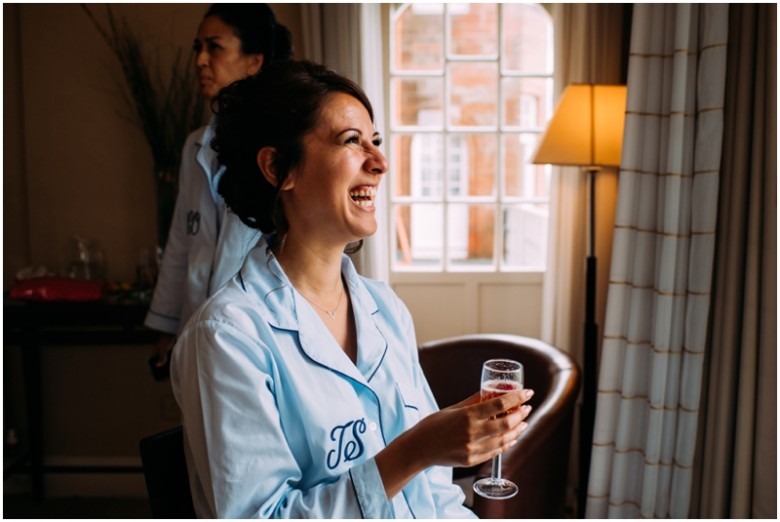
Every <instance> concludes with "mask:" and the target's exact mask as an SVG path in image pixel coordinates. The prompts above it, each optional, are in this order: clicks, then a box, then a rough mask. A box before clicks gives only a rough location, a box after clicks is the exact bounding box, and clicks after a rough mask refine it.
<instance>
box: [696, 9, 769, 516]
mask: <svg viewBox="0 0 780 522" xmlns="http://www.w3.org/2000/svg"><path fill="white" fill-rule="evenodd" d="M726 76H727V84H726V103H725V131H724V140H723V141H724V149H723V165H722V168H721V191H720V203H719V205H718V239H717V249H716V259H715V279H714V283H713V302H712V308H713V321H712V324H711V326H710V335H709V337H710V340H709V348H708V350H709V353H710V356H709V359H708V369H709V371H708V372H707V373H708V375H709V384H708V393H707V399H706V402H705V403H704V405H703V410H702V411H703V419H702V424H703V426H705V427H706V428H705V429H703V430H701V431H702V433H701V435H700V441H701V457H700V463H699V465H698V466H697V469H696V472H697V476H698V480H697V481H695V483H696V484H697V485H700V488H701V491H700V498H699V501H698V504H697V505H695V506H694V512H693V516H697V517H703V518H777V294H776V289H777V5H774V4H772V5H756V4H732V5H731V6H730V7H729V45H728V70H727V75H726Z"/></svg>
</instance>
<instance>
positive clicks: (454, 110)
mask: <svg viewBox="0 0 780 522" xmlns="http://www.w3.org/2000/svg"><path fill="white" fill-rule="evenodd" d="M448 80H449V88H450V100H449V102H450V107H449V111H450V118H449V121H450V125H452V126H455V127H492V128H495V127H496V126H497V125H498V65H497V64H496V63H495V62H453V63H451V64H450V66H449V74H448Z"/></svg>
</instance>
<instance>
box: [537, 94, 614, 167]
mask: <svg viewBox="0 0 780 522" xmlns="http://www.w3.org/2000/svg"><path fill="white" fill-rule="evenodd" d="M625 117H626V86H625V85H587V84H572V85H569V86H568V87H566V90H565V91H563V96H561V99H560V101H559V102H558V106H557V107H556V108H555V113H554V114H553V117H552V119H551V120H550V123H549V124H548V125H547V130H545V132H544V134H543V135H542V139H541V140H540V142H539V146H538V147H537V149H536V153H535V154H534V159H533V163H535V164H547V163H550V164H553V165H577V166H601V167H618V166H620V152H621V148H622V146H623V124H624V122H625Z"/></svg>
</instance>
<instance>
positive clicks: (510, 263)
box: [503, 203, 548, 270]
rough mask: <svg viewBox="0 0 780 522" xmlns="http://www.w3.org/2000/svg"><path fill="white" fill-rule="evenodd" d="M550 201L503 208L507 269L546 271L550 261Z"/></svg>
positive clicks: (504, 260)
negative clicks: (548, 232) (548, 249)
mask: <svg viewBox="0 0 780 522" xmlns="http://www.w3.org/2000/svg"><path fill="white" fill-rule="evenodd" d="M547 222H548V205H547V203H538V204H524V205H515V206H511V207H508V208H506V209H504V258H503V263H504V266H505V268H525V269H537V270H544V268H545V264H546V263H547Z"/></svg>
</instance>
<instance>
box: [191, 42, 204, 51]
mask: <svg viewBox="0 0 780 522" xmlns="http://www.w3.org/2000/svg"><path fill="white" fill-rule="evenodd" d="M201 49H203V46H202V45H200V42H197V41H196V42H193V43H192V50H193V51H195V53H199V52H200V51H201Z"/></svg>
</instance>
